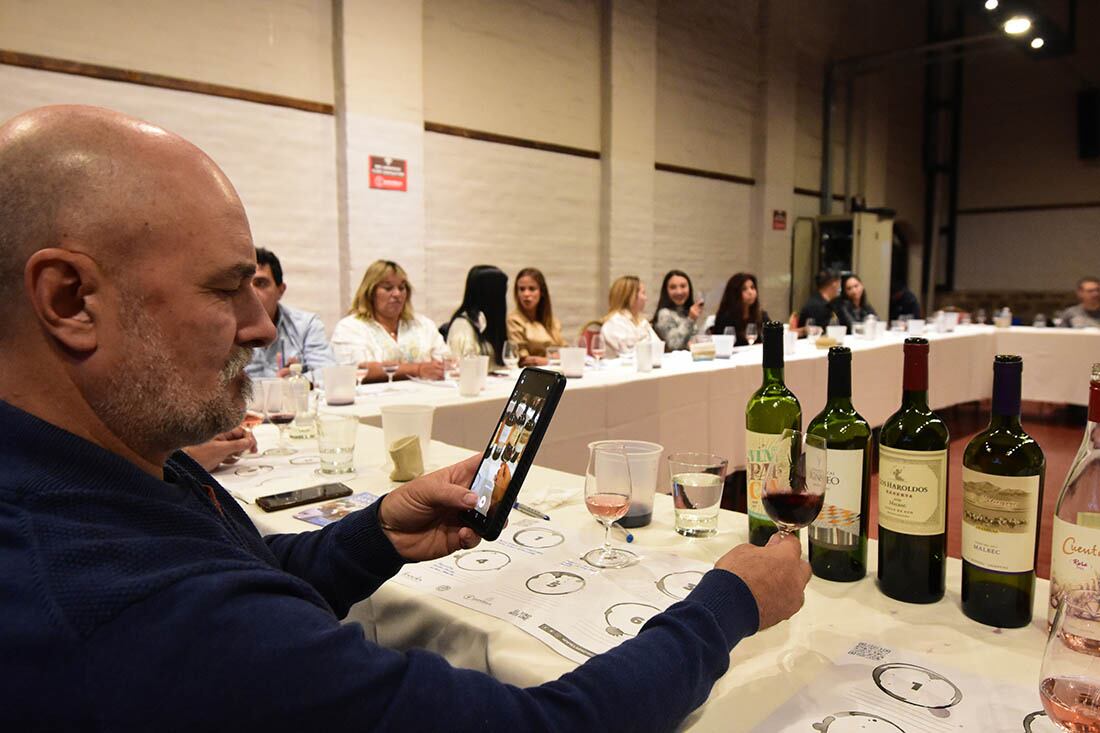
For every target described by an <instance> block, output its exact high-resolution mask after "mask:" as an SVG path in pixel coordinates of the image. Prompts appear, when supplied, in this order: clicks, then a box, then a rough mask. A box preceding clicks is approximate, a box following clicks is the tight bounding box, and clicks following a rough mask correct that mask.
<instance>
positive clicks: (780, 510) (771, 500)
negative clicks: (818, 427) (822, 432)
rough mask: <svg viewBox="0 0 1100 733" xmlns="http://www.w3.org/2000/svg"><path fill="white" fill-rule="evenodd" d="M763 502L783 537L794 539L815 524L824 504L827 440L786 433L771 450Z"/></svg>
mask: <svg viewBox="0 0 1100 733" xmlns="http://www.w3.org/2000/svg"><path fill="white" fill-rule="evenodd" d="M769 455H770V456H771V461H769V462H768V467H767V469H766V471H765V472H764V483H763V486H761V500H762V501H763V503H764V511H766V512H767V513H768V516H769V517H771V519H772V521H773V522H775V524H776V526H777V527H779V531H780V532H781V533H783V534H790V535H795V534H797V533H798V530H800V529H802V528H803V527H807V526H809V525H810V524H813V521H814V520H815V519H817V515H818V514H820V513H821V507H822V506H824V504H825V486H826V484H827V483H828V473H827V471H826V469H827V465H826V459H827V456H828V452H827V451H826V445H825V439H824V438H822V437H821V436H819V435H807V434H806V433H803V432H802V431H800V430H784V431H783V432H782V433H781V434H780V435H779V439H778V440H776V441H775V442H774V443H773V444H772V445H771V447H770V448H769Z"/></svg>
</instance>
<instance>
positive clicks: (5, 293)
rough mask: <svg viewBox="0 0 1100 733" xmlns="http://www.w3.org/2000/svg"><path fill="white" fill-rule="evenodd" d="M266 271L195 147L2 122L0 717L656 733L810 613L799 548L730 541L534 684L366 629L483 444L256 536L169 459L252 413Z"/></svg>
mask: <svg viewBox="0 0 1100 733" xmlns="http://www.w3.org/2000/svg"><path fill="white" fill-rule="evenodd" d="M255 269H256V260H255V252H254V249H253V244H252V237H251V234H250V231H249V226H248V220H247V219H246V217H245V214H244V210H243V208H242V206H241V202H240V200H239V199H238V197H237V194H236V192H235V191H234V190H233V186H232V185H231V184H230V183H229V181H228V180H227V179H226V177H225V175H224V174H223V173H222V172H221V171H220V170H219V169H218V167H217V166H216V165H215V164H214V163H213V161H211V160H210V159H209V158H208V157H207V156H205V155H204V154H203V153H202V152H201V151H200V150H198V149H197V148H195V147H194V146H193V145H191V144H189V143H188V142H186V141H185V140H183V139H181V138H179V137H177V136H175V135H173V134H171V133H169V132H167V131H165V130H163V129H160V128H158V127H155V126H153V125H150V124H147V123H145V122H141V121H139V120H135V119H132V118H129V117H125V116H123V115H120V114H117V113H114V112H110V111H108V110H102V109H95V108H87V107H47V108H43V109H37V110H32V111H30V112H27V113H25V114H22V115H20V116H18V117H16V118H14V119H12V120H10V121H8V122H7V123H5V124H4V125H2V126H0V308H2V309H3V315H4V317H3V318H2V319H0V619H2V621H0V679H2V680H3V681H4V682H3V684H2V685H0V728H3V729H9V728H10V729H13V730H15V729H18V730H74V729H80V730H103V731H128V730H134V731H153V730H155V731H174V730H180V731H185V730H186V731H196V730H203V731H205V730H236V731H247V730H256V731H264V732H265V733H270V732H271V731H282V730H287V731H298V732H300V731H303V730H320V731H325V732H326V733H331V732H334V731H344V730H348V731H350V730H390V729H396V730H401V731H412V730H428V729H439V728H445V729H447V730H453V731H458V730H485V729H500V730H514V731H519V730H532V729H540V730H550V729H555V730H601V731H609V730H617V729H623V730H668V729H672V728H673V727H675V726H676V725H678V724H679V723H680V721H682V720H683V718H684V717H685V716H686V715H687V714H688V713H689V712H690V711H691V710H692V709H693V708H695V707H696V706H697V705H699V704H700V703H701V702H702V701H703V700H704V699H705V698H706V696H707V694H708V692H709V690H710V687H711V685H712V684H713V682H714V680H715V679H717V677H719V676H720V675H721V674H722V673H723V672H724V671H725V669H726V668H727V666H728V663H729V650H730V649H731V648H732V647H733V645H734V644H736V643H737V642H738V641H739V640H740V639H741V638H743V637H744V636H747V635H749V634H751V633H753V632H755V631H756V630H757V628H766V627H768V626H770V625H772V624H775V623H777V622H779V621H781V620H783V619H785V618H787V617H789V616H790V615H791V614H793V613H794V612H795V611H796V610H797V609H798V608H799V607H800V606H801V603H802V597H803V589H804V586H805V584H806V581H807V579H808V578H809V568H808V566H807V564H806V563H805V562H803V561H801V559H800V558H799V546H798V543H797V542H796V541H794V540H787V541H785V542H778V541H777V542H776V543H775V544H773V545H771V546H769V547H765V548H756V547H751V546H740V547H736V548H734V549H733V550H731V551H730V552H729V553H727V554H726V555H725V556H723V557H722V558H721V559H720V560H719V561H718V563H717V569H715V570H713V571H711V572H710V573H708V574H707V575H706V576H705V577H704V578H703V579H702V581H701V582H700V583H699V585H698V587H697V588H696V589H695V590H694V591H692V593H691V594H690V595H689V596H688V598H687V600H685V601H683V602H680V603H677V604H676V605H674V606H672V607H671V608H670V609H669V610H668V611H667V612H666V613H663V614H660V615H658V616H656V617H655V618H654V619H653V620H651V621H650V622H649V623H648V624H647V625H646V627H645V628H644V629H643V630H642V631H641V633H640V634H639V635H638V636H637V638H636V639H633V640H631V641H628V642H625V643H624V644H622V645H621V646H619V647H617V648H616V649H615V650H613V651H612V652H610V653H608V654H604V655H601V656H598V657H596V658H594V659H593V660H591V661H590V662H588V663H587V664H584V665H582V666H581V667H579V668H578V669H577V671H576V672H574V673H573V674H571V675H569V676H567V677H564V678H562V679H561V680H559V681H557V682H553V683H549V684H547V685H544V686H542V687H536V688H531V689H528V690H520V689H517V688H515V687H510V686H506V685H503V684H501V683H499V682H497V681H495V680H494V679H492V678H491V677H489V676H487V675H484V674H480V673H474V672H468V671H463V670H455V669H452V668H451V667H450V666H448V665H447V663H446V662H444V661H443V660H442V659H440V658H439V657H436V656H435V655H432V654H429V653H427V652H422V651H416V650H414V651H410V652H407V653H399V652H396V651H392V650H388V649H385V648H383V647H380V646H378V645H376V644H373V643H371V642H369V641H367V640H366V639H364V637H363V634H362V630H361V629H360V628H358V627H357V626H355V625H342V624H340V622H339V620H340V619H341V618H343V617H344V615H345V614H346V613H347V611H348V609H349V608H350V607H351V605H352V604H354V603H356V602H357V601H359V600H362V599H364V598H366V597H367V596H369V595H370V594H371V593H372V592H373V591H374V590H375V589H376V588H377V587H378V586H379V585H380V584H381V583H382V582H383V581H385V580H386V579H387V578H389V577H391V576H392V575H393V574H394V573H396V572H397V570H398V569H399V568H400V567H401V565H402V564H403V563H405V562H413V561H419V560H428V559H432V558H437V557H441V556H443V555H446V554H448V553H451V552H453V551H455V550H456V549H458V548H460V547H472V546H474V545H475V544H476V543H477V541H478V538H477V537H476V536H475V535H473V533H472V532H471V531H470V530H469V528H466V527H463V526H462V525H461V523H460V521H459V513H460V512H461V511H463V510H465V509H466V508H468V507H470V506H472V505H473V503H474V501H475V498H476V497H475V495H474V494H473V493H472V492H470V491H468V490H467V488H466V486H467V485H468V484H469V482H470V480H471V478H472V475H473V472H474V470H475V468H476V466H477V463H478V458H479V457H477V456H475V457H472V458H471V459H469V460H467V461H465V462H463V463H460V464H458V465H456V466H452V467H450V468H447V469H444V470H442V471H439V472H437V473H435V474H431V475H429V476H426V477H424V478H422V479H418V480H417V481H412V482H409V483H408V484H405V485H404V486H403V487H401V488H399V489H396V490H394V491H392V492H390V493H389V494H388V495H386V496H385V497H384V498H383V499H382V500H381V501H379V502H377V503H375V504H374V505H373V506H372V507H370V508H368V509H365V510H362V511H359V512H355V513H353V514H350V515H348V516H347V517H345V518H344V519H343V520H341V521H340V522H338V523H335V524H332V525H330V526H328V527H326V528H324V529H322V530H320V531H316V532H307V533H302V534H299V535H273V536H268V537H263V538H261V537H260V535H259V534H258V533H257V532H256V530H255V528H254V527H253V526H252V525H251V524H250V522H249V521H248V519H247V517H246V516H245V514H244V513H243V511H242V510H241V509H240V507H238V506H237V505H236V503H235V502H234V501H233V500H232V499H231V498H230V497H229V496H228V494H226V492H225V491H224V490H223V489H222V488H221V487H220V486H219V485H218V483H217V482H216V481H215V480H214V479H213V478H212V477H211V476H210V475H209V474H208V473H206V472H205V471H204V470H203V469H202V468H201V467H200V466H199V465H198V464H197V463H195V462H194V461H192V460H190V459H189V458H187V457H186V456H185V455H184V454H183V453H181V452H179V451H178V450H177V449H178V448H179V447H180V446H183V445H187V444H192V443H200V442H202V441H205V440H207V439H209V438H211V437H212V436H214V435H215V434H217V433H219V432H222V431H226V430H229V429H231V428H232V427H233V426H235V425H237V424H238V422H239V421H240V419H241V416H242V413H243V409H244V404H245V400H246V398H247V395H248V393H249V389H250V382H249V379H248V377H247V376H246V375H245V374H244V372H243V367H244V366H245V364H247V363H248V360H249V358H250V356H251V350H252V349H253V348H256V347H260V346H263V345H265V344H267V343H269V342H270V341H271V340H272V338H273V337H274V329H273V327H272V323H271V319H270V318H268V317H267V315H266V313H265V311H264V308H263V306H262V304H261V302H260V300H259V299H258V297H257V295H256V292H255V291H254V289H253V288H252V285H251V280H252V276H253V274H254V272H255ZM670 670H675V672H671V673H670ZM609 711H610V712H609Z"/></svg>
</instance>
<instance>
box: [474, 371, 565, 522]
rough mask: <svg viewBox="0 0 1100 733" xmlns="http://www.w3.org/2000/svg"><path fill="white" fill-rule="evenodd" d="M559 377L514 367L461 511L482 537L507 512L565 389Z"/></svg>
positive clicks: (562, 379) (505, 518)
mask: <svg viewBox="0 0 1100 733" xmlns="http://www.w3.org/2000/svg"><path fill="white" fill-rule="evenodd" d="M565 381H566V380H565V377H564V376H562V375H561V374H558V373H557V372H551V371H547V370H545V369H535V368H533V367H528V368H526V369H524V370H523V371H522V372H520V375H519V379H517V380H516V388H515V389H514V390H512V396H511V397H509V398H508V401H507V402H506V403H505V405H504V412H503V413H502V414H501V416H500V420H498V421H497V426H496V428H495V429H494V430H493V434H492V437H491V438H490V439H489V445H488V446H486V448H485V455H484V456H483V457H482V459H481V465H480V466H479V467H478V469H477V472H476V473H475V474H474V478H473V481H471V482H470V491H473V492H474V493H475V494H477V504H476V505H475V506H474V508H473V509H467V510H466V511H465V512H464V513H463V517H462V519H463V522H464V523H465V524H466V525H467V526H469V527H472V528H473V530H474V531H475V532H477V533H478V535H480V536H481V537H483V538H484V539H487V540H495V539H496V538H497V537H499V536H500V533H501V530H503V529H504V523H505V521H506V520H507V519H508V512H509V511H511V509H512V504H513V503H515V500H516V495H517V494H519V490H520V487H521V486H523V479H524V478H526V476H527V470H528V469H529V468H530V467H531V463H532V462H533V461H534V459H535V453H536V452H537V451H538V449H539V444H540V443H541V442H542V436H543V435H545V434H546V428H547V426H548V425H549V424H550V418H551V417H553V415H554V410H555V409H556V408H557V406H558V400H560V399H561V393H562V392H563V391H564V390H565Z"/></svg>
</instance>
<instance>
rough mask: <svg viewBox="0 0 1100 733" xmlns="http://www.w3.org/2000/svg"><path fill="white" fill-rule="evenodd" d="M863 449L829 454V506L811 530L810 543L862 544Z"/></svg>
mask: <svg viewBox="0 0 1100 733" xmlns="http://www.w3.org/2000/svg"><path fill="white" fill-rule="evenodd" d="M863 453H864V451H863V449H862V448H857V449H856V450H839V449H831V450H829V451H828V452H827V461H828V468H827V472H828V479H827V483H826V485H825V505H824V506H823V507H822V508H821V514H819V515H818V516H817V520H816V521H814V523H813V525H812V526H811V527H810V540H812V541H813V542H814V544H818V545H823V546H826V547H828V548H829V549H835V550H850V549H852V548H853V547H856V546H858V545H859V514H860V509H861V508H862V506H861V499H862V498H863Z"/></svg>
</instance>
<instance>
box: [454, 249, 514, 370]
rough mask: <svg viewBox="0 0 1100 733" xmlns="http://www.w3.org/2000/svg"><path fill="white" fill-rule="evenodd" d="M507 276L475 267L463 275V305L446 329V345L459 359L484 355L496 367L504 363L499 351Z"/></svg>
mask: <svg viewBox="0 0 1100 733" xmlns="http://www.w3.org/2000/svg"><path fill="white" fill-rule="evenodd" d="M507 311H508V276H507V275H505V274H504V272H503V271H502V270H501V269H500V268H499V267H494V266H493V265H474V266H473V267H471V268H470V271H469V272H468V273H466V291H465V292H464V293H463V295H462V305H460V306H458V309H457V310H456V311H455V312H454V315H452V316H451V321H450V323H449V324H448V326H447V346H448V347H449V348H450V350H451V353H452V354H453V355H454V356H456V357H458V358H462V357H463V356H469V355H471V354H486V355H488V356H490V357H492V359H493V362H494V363H495V364H497V365H498V366H499V365H502V364H504V360H503V356H502V353H501V352H502V351H503V350H504V341H505V339H506V338H507V326H506V325H505V318H506V315H507Z"/></svg>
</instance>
